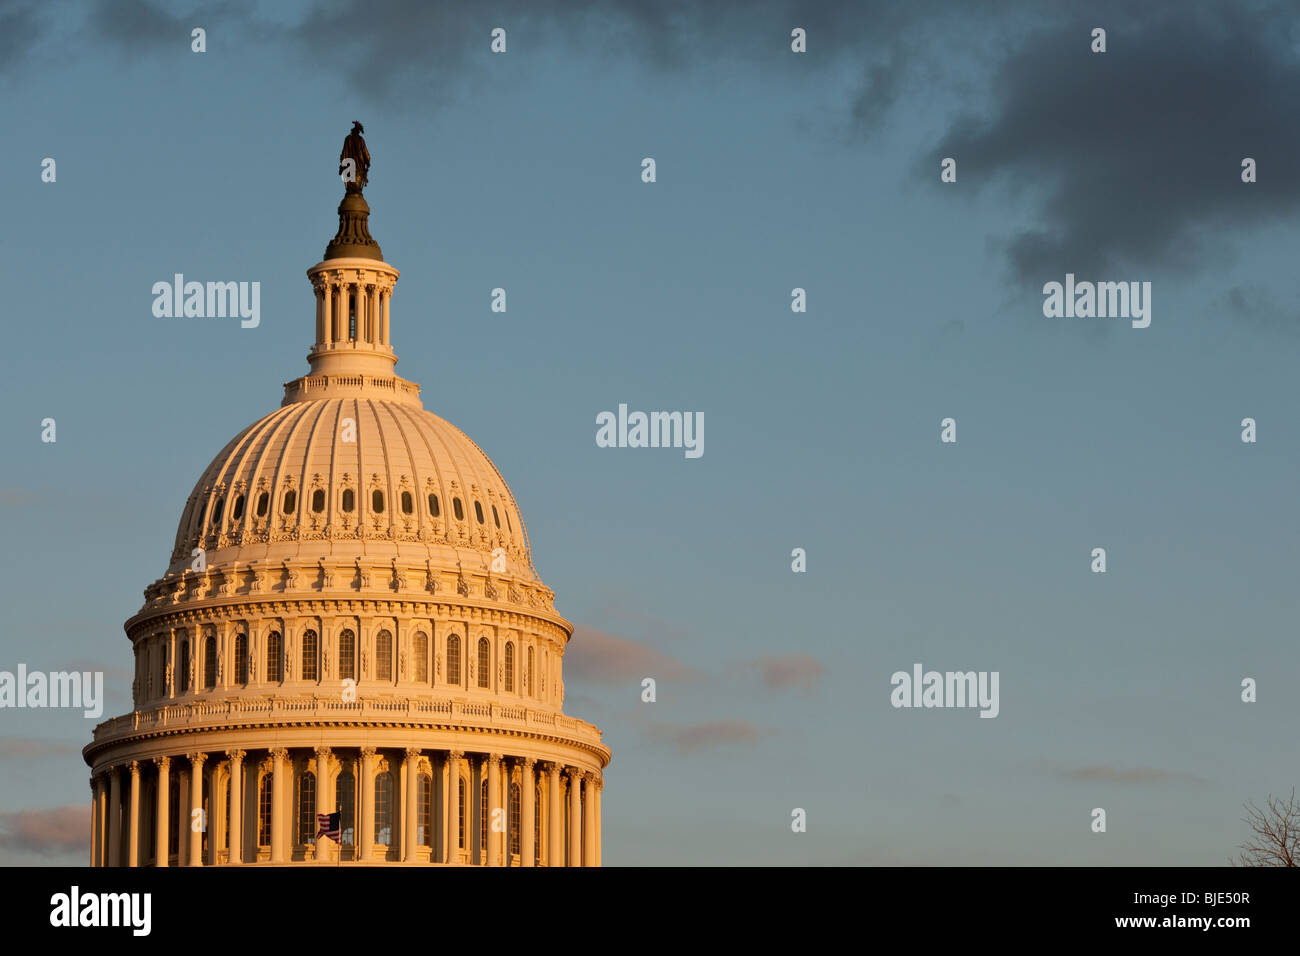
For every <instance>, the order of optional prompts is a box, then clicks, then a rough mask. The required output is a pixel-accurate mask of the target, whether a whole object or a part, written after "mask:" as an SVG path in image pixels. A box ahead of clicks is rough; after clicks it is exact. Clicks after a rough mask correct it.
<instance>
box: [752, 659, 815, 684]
mask: <svg viewBox="0 0 1300 956" xmlns="http://www.w3.org/2000/svg"><path fill="white" fill-rule="evenodd" d="M758 669H759V672H760V673H761V674H762V677H763V683H764V684H766V685H767V686H768V687H770V688H771V689H772V690H786V689H788V688H791V687H798V688H800V689H802V690H812V688H813V687H814V686H815V685H816V684H817V682H818V681H819V680H821V678H822V676H823V675H824V674H825V673H826V668H824V667H822V665H821V664H819V663H818V662H817V660H816V659H815V658H812V657H810V656H808V655H807V654H786V655H784V656H781V657H760V658H759V659H758Z"/></svg>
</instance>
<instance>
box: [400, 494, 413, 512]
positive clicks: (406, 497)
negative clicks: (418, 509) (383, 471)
mask: <svg viewBox="0 0 1300 956" xmlns="http://www.w3.org/2000/svg"><path fill="white" fill-rule="evenodd" d="M413 511H415V499H414V498H412V497H411V493H410V492H409V491H403V492H402V514H404V515H409V514H410V513H411V512H413Z"/></svg>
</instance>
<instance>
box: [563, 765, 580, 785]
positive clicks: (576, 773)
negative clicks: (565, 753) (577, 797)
mask: <svg viewBox="0 0 1300 956" xmlns="http://www.w3.org/2000/svg"><path fill="white" fill-rule="evenodd" d="M564 772H565V773H567V774H568V775H569V779H570V780H573V781H575V782H576V781H577V780H578V778H580V777H581V776H582V771H581V770H579V769H578V768H577V767H565V768H564Z"/></svg>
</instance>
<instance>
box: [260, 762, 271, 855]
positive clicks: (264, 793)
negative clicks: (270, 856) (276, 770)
mask: <svg viewBox="0 0 1300 956" xmlns="http://www.w3.org/2000/svg"><path fill="white" fill-rule="evenodd" d="M257 845H258V846H270V845H271V775H270V773H264V774H262V776H261V779H259V780H258V781H257Z"/></svg>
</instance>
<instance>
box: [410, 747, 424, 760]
mask: <svg viewBox="0 0 1300 956" xmlns="http://www.w3.org/2000/svg"><path fill="white" fill-rule="evenodd" d="M422 753H424V751H423V750H421V749H420V748H419V747H407V748H406V759H407V760H417V759H419V757H420V754H422Z"/></svg>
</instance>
